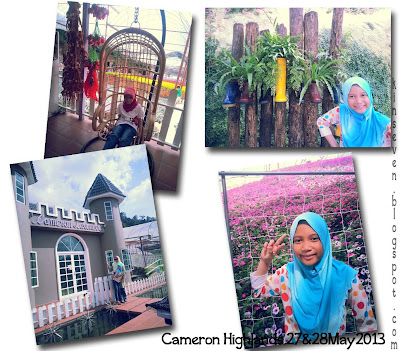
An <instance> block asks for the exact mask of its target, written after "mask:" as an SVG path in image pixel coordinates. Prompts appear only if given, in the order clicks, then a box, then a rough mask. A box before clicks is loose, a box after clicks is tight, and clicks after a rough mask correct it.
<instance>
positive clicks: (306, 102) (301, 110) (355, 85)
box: [205, 8, 392, 148]
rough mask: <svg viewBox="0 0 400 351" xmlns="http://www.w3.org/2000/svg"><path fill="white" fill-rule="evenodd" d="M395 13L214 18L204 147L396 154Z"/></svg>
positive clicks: (208, 16)
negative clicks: (378, 149) (393, 132)
mask: <svg viewBox="0 0 400 351" xmlns="http://www.w3.org/2000/svg"><path fill="white" fill-rule="evenodd" d="M391 85H392V81H391V9H390V8H206V9H205V123H206V128H205V144H206V147H229V148H249V147H251V148H255V147H264V148H299V147H306V148H317V147H345V148H363V147H368V148H375V147H384V148H385V147H390V146H391V96H392V94H391Z"/></svg>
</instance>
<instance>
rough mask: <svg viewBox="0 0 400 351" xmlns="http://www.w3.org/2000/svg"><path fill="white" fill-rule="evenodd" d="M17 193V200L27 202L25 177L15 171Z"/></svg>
mask: <svg viewBox="0 0 400 351" xmlns="http://www.w3.org/2000/svg"><path fill="white" fill-rule="evenodd" d="M15 193H16V195H17V201H19V202H22V203H23V204H24V203H25V187H24V177H23V176H22V175H21V174H19V173H18V172H15Z"/></svg>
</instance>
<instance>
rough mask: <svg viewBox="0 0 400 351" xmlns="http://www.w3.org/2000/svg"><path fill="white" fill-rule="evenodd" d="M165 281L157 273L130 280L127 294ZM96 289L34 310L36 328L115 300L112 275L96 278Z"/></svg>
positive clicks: (127, 285) (163, 275)
mask: <svg viewBox="0 0 400 351" xmlns="http://www.w3.org/2000/svg"><path fill="white" fill-rule="evenodd" d="M164 282H165V274H164V273H160V274H155V275H153V276H151V277H150V278H146V279H141V280H138V281H135V282H130V283H127V284H126V285H125V291H126V295H132V294H136V293H138V292H140V291H142V290H145V289H148V288H151V287H153V286H156V285H158V284H161V283H164ZM93 285H94V291H88V292H86V293H83V294H80V295H78V296H75V297H73V298H71V299H65V300H62V301H59V302H57V303H51V304H48V305H44V306H40V307H38V308H34V309H33V310H32V316H33V326H34V328H39V327H43V326H44V325H46V324H52V323H54V322H57V321H60V320H62V319H65V318H68V317H70V316H73V315H76V314H78V313H81V312H84V311H88V310H89V309H91V308H95V307H98V306H102V305H105V304H107V303H111V302H113V301H115V294H114V288H113V284H112V277H111V276H105V277H100V278H96V279H95V280H94V284H93Z"/></svg>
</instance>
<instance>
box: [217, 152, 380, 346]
mask: <svg viewBox="0 0 400 351" xmlns="http://www.w3.org/2000/svg"><path fill="white" fill-rule="evenodd" d="M219 174H220V177H221V179H220V181H221V191H222V195H223V205H224V211H225V220H226V225H227V233H228V242H229V246H230V249H231V255H232V267H233V274H234V280H235V288H236V293H237V299H238V309H239V315H240V321H241V326H242V333H243V337H244V344H245V348H253V347H260V346H273V345H278V344H285V343H299V344H300V343H311V342H312V340H316V339H320V340H321V342H322V341H323V340H327V339H328V338H331V339H335V338H336V340H338V341H340V338H343V337H344V335H346V334H351V333H359V332H361V333H362V332H370V331H375V330H377V321H376V314H375V305H374V298H373V292H372V283H371V275H370V271H369V267H368V259H367V250H366V245H365V236H364V230H363V223H362V220H361V210H360V201H359V194H358V191H357V183H356V176H355V171H354V164H353V158H352V155H351V154H350V153H346V154H340V155H329V156H323V157H315V158H309V159H300V160H295V161H292V162H286V163H277V164H270V165H263V166H260V167H253V168H252V169H249V170H240V171H221V172H220V173H219Z"/></svg>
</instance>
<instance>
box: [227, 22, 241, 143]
mask: <svg viewBox="0 0 400 351" xmlns="http://www.w3.org/2000/svg"><path fill="white" fill-rule="evenodd" d="M243 43H244V30H243V24H242V23H235V24H234V25H233V39H232V56H233V57H234V58H235V60H236V61H238V60H239V59H240V58H241V57H242V56H243ZM228 146H229V147H239V146H240V105H239V104H238V103H236V107H229V108H228Z"/></svg>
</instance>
